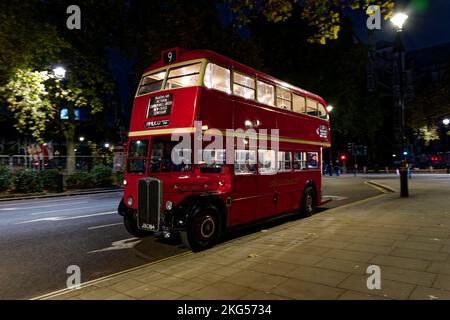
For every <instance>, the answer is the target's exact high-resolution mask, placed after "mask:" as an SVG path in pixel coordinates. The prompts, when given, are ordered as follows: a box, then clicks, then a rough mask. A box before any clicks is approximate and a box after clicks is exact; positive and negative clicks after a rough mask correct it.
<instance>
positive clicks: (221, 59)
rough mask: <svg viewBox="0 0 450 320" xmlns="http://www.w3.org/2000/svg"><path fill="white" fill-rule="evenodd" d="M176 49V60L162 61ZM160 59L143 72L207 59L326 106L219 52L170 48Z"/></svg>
mask: <svg viewBox="0 0 450 320" xmlns="http://www.w3.org/2000/svg"><path fill="white" fill-rule="evenodd" d="M174 50H176V52H177V55H178V57H177V58H176V60H175V61H174V62H172V63H164V58H163V55H164V53H166V52H170V51H174ZM161 56H162V58H161V60H159V61H158V62H156V63H154V64H152V65H151V66H150V67H148V68H147V69H145V71H144V73H147V72H149V71H151V70H154V69H158V68H162V67H165V66H170V65H172V64H175V63H180V62H185V61H190V60H195V59H207V60H208V61H211V62H214V63H216V64H219V65H222V66H223V67H228V68H233V69H237V70H238V71H240V72H242V73H244V74H247V75H252V76H255V77H256V78H258V79H259V80H263V81H264V80H265V81H268V82H272V83H273V84H276V85H280V86H282V87H285V88H288V89H291V90H292V91H294V92H297V93H299V94H302V95H304V96H306V97H308V98H311V99H314V100H316V101H319V102H320V103H322V104H323V105H324V106H326V102H325V100H324V99H323V98H322V97H320V96H318V95H317V94H314V93H312V92H309V91H307V90H304V89H301V88H299V87H296V86H294V85H292V84H290V83H287V82H284V81H281V80H279V79H277V78H275V77H272V76H270V75H268V74H266V73H264V72H261V71H258V70H256V69H254V68H251V67H249V66H247V65H245V64H242V63H240V62H237V61H235V60H233V59H230V58H227V57H226V56H223V55H221V54H218V53H216V52H213V51H209V50H191V51H188V50H185V49H182V48H172V49H168V50H164V51H162V53H161Z"/></svg>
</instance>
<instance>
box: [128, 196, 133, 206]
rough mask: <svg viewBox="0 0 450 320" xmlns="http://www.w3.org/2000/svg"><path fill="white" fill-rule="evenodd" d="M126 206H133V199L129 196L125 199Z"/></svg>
mask: <svg viewBox="0 0 450 320" xmlns="http://www.w3.org/2000/svg"><path fill="white" fill-rule="evenodd" d="M127 204H128V205H129V206H132V205H133V197H132V196H129V197H128V199H127Z"/></svg>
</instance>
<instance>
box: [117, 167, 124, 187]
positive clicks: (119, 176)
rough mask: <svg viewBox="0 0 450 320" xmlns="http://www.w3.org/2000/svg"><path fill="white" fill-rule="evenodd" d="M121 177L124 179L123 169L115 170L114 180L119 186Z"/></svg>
mask: <svg viewBox="0 0 450 320" xmlns="http://www.w3.org/2000/svg"><path fill="white" fill-rule="evenodd" d="M123 179H124V171H123V170H119V171H116V181H117V183H118V184H119V186H121V185H122V183H123Z"/></svg>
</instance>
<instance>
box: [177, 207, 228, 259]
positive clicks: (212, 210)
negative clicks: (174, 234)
mask: <svg viewBox="0 0 450 320" xmlns="http://www.w3.org/2000/svg"><path fill="white" fill-rule="evenodd" d="M220 230H221V221H220V212H219V210H218V209H217V208H216V207H215V206H213V205H209V204H207V205H201V206H195V207H194V209H193V212H192V214H191V215H190V217H189V221H188V223H187V226H186V229H185V230H183V231H181V232H180V237H181V240H182V241H183V244H184V245H185V246H186V247H188V248H189V249H191V250H192V251H194V252H197V251H202V250H206V249H209V248H211V247H212V246H214V245H215V244H216V242H217V240H218V239H219V237H220V233H221V232H220Z"/></svg>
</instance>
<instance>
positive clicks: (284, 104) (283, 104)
mask: <svg viewBox="0 0 450 320" xmlns="http://www.w3.org/2000/svg"><path fill="white" fill-rule="evenodd" d="M277 107H279V108H281V109H287V110H292V95H291V92H290V91H289V90H287V89H284V88H282V87H279V86H277Z"/></svg>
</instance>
